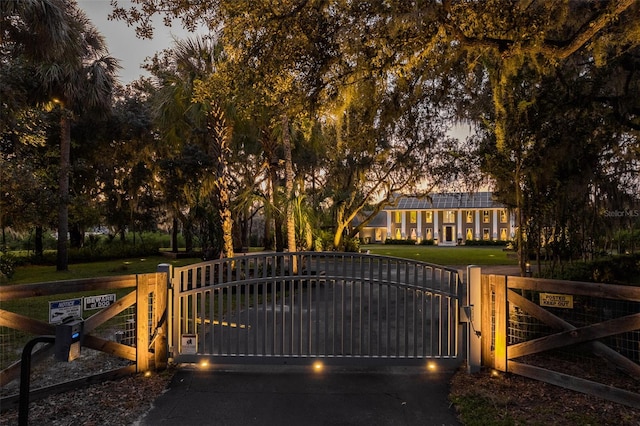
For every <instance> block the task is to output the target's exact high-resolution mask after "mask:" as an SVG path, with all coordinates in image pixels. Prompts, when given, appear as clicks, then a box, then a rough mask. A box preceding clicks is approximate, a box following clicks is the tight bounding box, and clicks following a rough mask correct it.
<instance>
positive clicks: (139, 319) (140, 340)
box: [136, 275, 149, 372]
mask: <svg viewBox="0 0 640 426" xmlns="http://www.w3.org/2000/svg"><path fill="white" fill-rule="evenodd" d="M137 278H138V284H137V286H136V288H137V290H136V293H137V294H136V364H137V366H138V372H142V371H147V370H149V276H148V275H147V276H142V275H139V276H138V277H137Z"/></svg>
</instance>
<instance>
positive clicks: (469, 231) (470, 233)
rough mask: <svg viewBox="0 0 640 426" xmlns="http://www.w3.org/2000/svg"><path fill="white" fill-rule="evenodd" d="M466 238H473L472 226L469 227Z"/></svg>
mask: <svg viewBox="0 0 640 426" xmlns="http://www.w3.org/2000/svg"><path fill="white" fill-rule="evenodd" d="M465 239H466V240H473V230H471V228H467V236H466V238H465Z"/></svg>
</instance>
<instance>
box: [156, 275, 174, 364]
mask: <svg viewBox="0 0 640 426" xmlns="http://www.w3.org/2000/svg"><path fill="white" fill-rule="evenodd" d="M170 279H171V265H170V264H168V263H161V264H159V265H158V276H157V283H156V313H155V315H156V333H157V337H156V340H155V342H154V347H153V349H154V352H155V354H154V355H155V365H156V370H164V369H165V368H167V363H168V361H169V351H168V346H167V345H168V339H167V337H168V333H169V309H168V303H167V300H168V292H169V280H170Z"/></svg>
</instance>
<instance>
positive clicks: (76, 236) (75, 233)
mask: <svg viewBox="0 0 640 426" xmlns="http://www.w3.org/2000/svg"><path fill="white" fill-rule="evenodd" d="M83 243H84V232H82V230H81V229H80V226H78V224H77V223H74V224H73V225H71V226H70V227H69V245H70V246H71V247H73V248H82V246H83Z"/></svg>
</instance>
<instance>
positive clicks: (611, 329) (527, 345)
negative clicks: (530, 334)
mask: <svg viewBox="0 0 640 426" xmlns="http://www.w3.org/2000/svg"><path fill="white" fill-rule="evenodd" d="M637 329H640V313H639V314H633V315H627V316H625V317H620V318H615V319H612V320H608V321H604V322H599V323H597V324H591V325H588V326H585V327H580V328H576V329H574V330H567V331H563V332H561V333H555V334H552V335H550V336H544V337H540V338H538V339H534V340H528V341H526V342H522V343H518V344H516V345H511V346H509V358H518V357H521V356H525V355H531V354H535V353H539V352H544V351H549V350H552V349H558V348H562V347H566V346H569V345H575V344H578V343H583V342H588V341H590V340H596V339H602V338H604V337H608V336H612V335H615V334H619V333H626V332H627V331H633V330H637Z"/></svg>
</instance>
